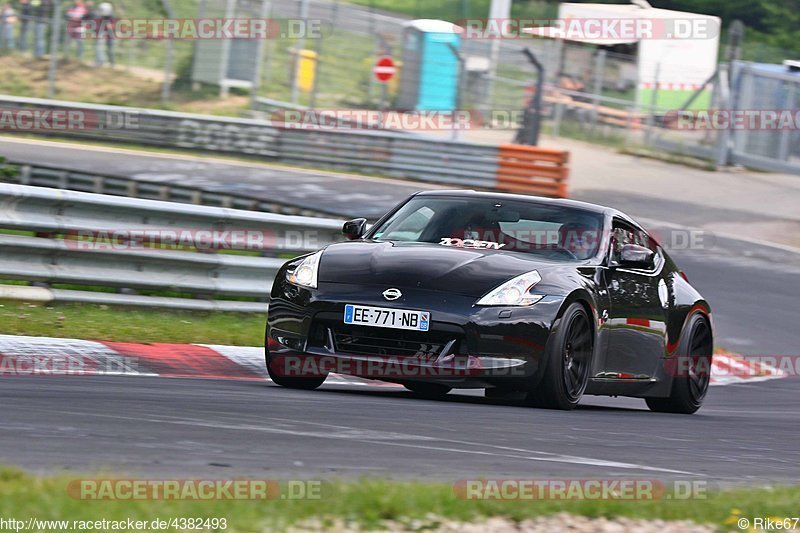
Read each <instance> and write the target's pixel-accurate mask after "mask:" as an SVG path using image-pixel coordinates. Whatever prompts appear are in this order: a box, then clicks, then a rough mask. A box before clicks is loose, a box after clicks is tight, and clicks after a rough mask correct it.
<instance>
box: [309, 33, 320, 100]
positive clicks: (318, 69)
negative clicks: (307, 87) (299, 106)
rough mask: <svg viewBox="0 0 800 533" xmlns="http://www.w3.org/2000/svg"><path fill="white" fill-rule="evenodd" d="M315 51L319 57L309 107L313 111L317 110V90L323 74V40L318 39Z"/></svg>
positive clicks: (315, 63)
mask: <svg viewBox="0 0 800 533" xmlns="http://www.w3.org/2000/svg"><path fill="white" fill-rule="evenodd" d="M314 51H315V52H316V53H317V57H315V58H314V83H313V85H312V87H311V99H310V101H309V103H308V107H310V108H311V109H315V108H316V106H317V88H318V87H319V77H320V74H321V73H322V61H321V59H322V38H321V37H318V38H317V42H316V43H315V46H314Z"/></svg>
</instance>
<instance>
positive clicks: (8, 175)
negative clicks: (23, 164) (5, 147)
mask: <svg viewBox="0 0 800 533" xmlns="http://www.w3.org/2000/svg"><path fill="white" fill-rule="evenodd" d="M16 174H17V169H16V167H13V166H11V165H7V164H6V158H5V157H3V156H0V181H11V180H12V178H13V177H14V176H15V175H16Z"/></svg>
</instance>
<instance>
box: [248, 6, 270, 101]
mask: <svg viewBox="0 0 800 533" xmlns="http://www.w3.org/2000/svg"><path fill="white" fill-rule="evenodd" d="M271 11H272V2H271V1H270V0H261V18H262V19H266V18H268V17H269V14H270V12H271ZM265 45H266V43H265V42H264V41H261V44H260V45H259V46H258V50H257V51H256V62H255V65H253V89H252V91H251V93H250V109H252V110H253V111H255V110H256V109H257V108H258V91H259V89H260V88H261V64H262V63H263V62H264V46H265Z"/></svg>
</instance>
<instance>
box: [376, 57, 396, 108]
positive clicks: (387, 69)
mask: <svg viewBox="0 0 800 533" xmlns="http://www.w3.org/2000/svg"><path fill="white" fill-rule="evenodd" d="M396 73H397V67H395V66H394V59H392V58H391V57H389V56H382V57H379V58H378V60H377V61H376V62H375V66H374V67H372V74H373V75H374V76H375V79H376V80H377V81H378V83H380V84H382V87H381V109H382V110H383V109H386V100H387V92H388V91H387V87H386V84H387V83H389V81H390V80H391V79H392V78H393V77H394V75H395V74H396Z"/></svg>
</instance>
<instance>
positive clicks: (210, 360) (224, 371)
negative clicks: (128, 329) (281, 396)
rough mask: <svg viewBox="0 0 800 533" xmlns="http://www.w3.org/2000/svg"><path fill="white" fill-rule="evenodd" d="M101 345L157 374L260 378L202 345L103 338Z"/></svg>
mask: <svg viewBox="0 0 800 533" xmlns="http://www.w3.org/2000/svg"><path fill="white" fill-rule="evenodd" d="M103 344H104V345H106V346H108V347H109V348H111V349H112V350H116V351H117V352H119V353H120V354H122V355H124V356H126V357H131V358H135V359H136V360H137V361H138V362H139V363H140V364H141V366H144V367H147V368H148V369H150V370H151V371H152V372H153V373H156V374H159V375H161V376H170V377H203V378H237V379H244V378H248V379H263V378H262V377H261V376H259V375H258V374H256V373H254V372H252V371H251V370H249V369H248V368H247V367H244V366H241V365H237V364H236V363H234V362H233V361H231V360H230V359H228V358H227V357H225V356H223V355H222V354H220V353H218V352H215V351H214V350H211V349H210V348H206V347H205V346H197V345H194V344H137V343H130V342H105V341H104V342H103Z"/></svg>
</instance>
